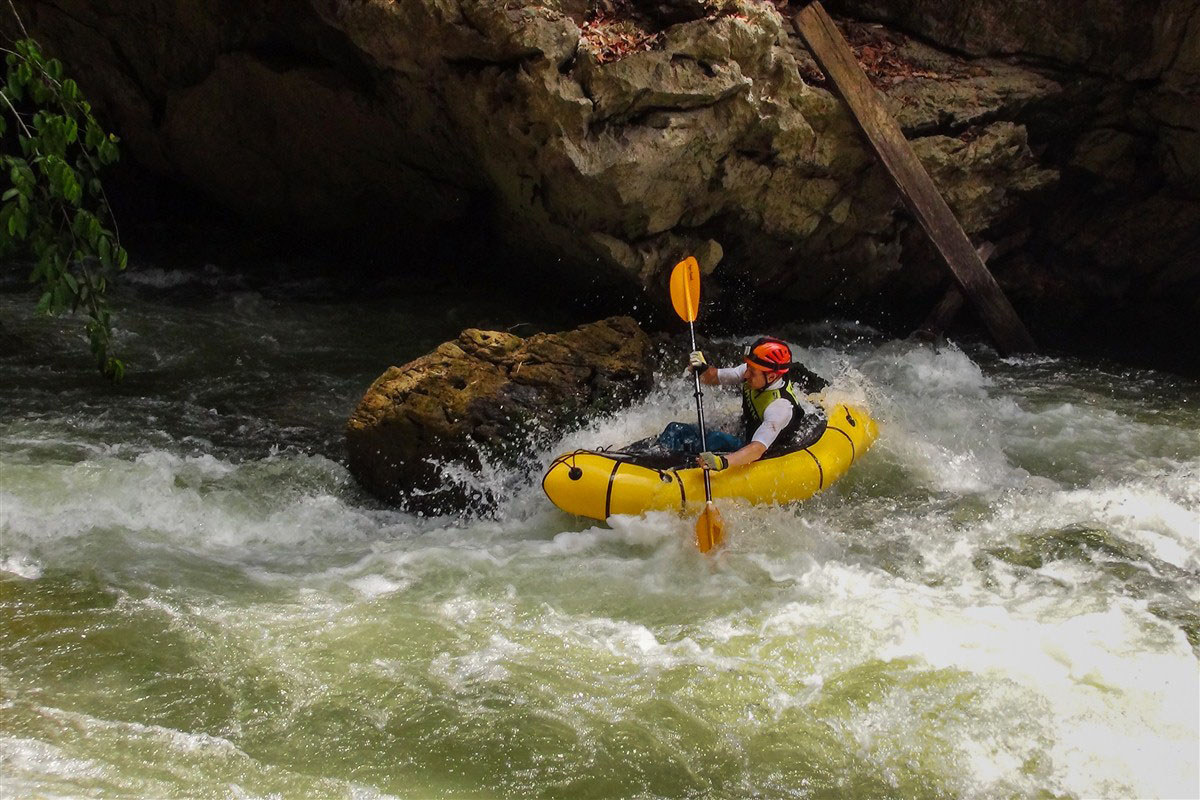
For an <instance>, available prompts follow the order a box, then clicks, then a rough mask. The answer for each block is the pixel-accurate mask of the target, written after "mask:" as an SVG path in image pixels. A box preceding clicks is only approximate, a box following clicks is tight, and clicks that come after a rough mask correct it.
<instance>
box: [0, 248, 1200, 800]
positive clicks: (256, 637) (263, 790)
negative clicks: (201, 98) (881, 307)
mask: <svg viewBox="0 0 1200 800" xmlns="http://www.w3.org/2000/svg"><path fill="white" fill-rule="evenodd" d="M128 277H129V278H130V280H129V281H127V282H126V286H125V288H124V290H123V291H124V294H123V295H122V296H121V297H120V298H119V300H120V302H119V311H120V317H119V319H118V325H119V330H118V332H117V345H118V347H119V348H120V350H121V351H122V354H123V355H125V356H126V358H127V360H128V362H129V364H130V366H129V378H128V379H127V381H126V383H125V384H123V385H122V386H120V387H118V388H116V389H115V390H113V389H108V388H106V387H104V386H103V385H102V384H101V383H100V381H99V379H98V378H96V377H94V376H93V373H92V371H91V365H90V363H89V362H88V360H87V357H86V344H85V343H83V342H81V341H80V332H81V327H82V326H81V324H80V323H79V322H78V321H75V320H49V319H45V318H40V317H35V316H34V315H33V314H32V312H31V310H30V308H31V306H32V301H31V300H30V299H29V298H28V297H27V296H26V295H24V294H12V293H10V294H5V295H0V314H2V319H3V324H4V329H3V331H2V332H0V337H2V338H3V341H2V342H0V795H2V796H4V797H129V798H133V797H138V798H141V797H153V798H157V797H163V798H169V797H188V798H197V797H200V798H202V797H211V798H224V797H255V798H259V797H262V798H265V797H283V798H308V797H335V798H341V797H344V798H376V797H399V798H510V797H511V798H522V797H538V798H684V797H694V798H751V797H761V798H790V797H795V798H921V799H924V798H1041V799H1046V798H1149V797H1161V798H1197V797H1200V778H1198V774H1200V756H1198V750H1200V732H1198V718H1200V699H1198V691H1200V690H1198V686H1200V669H1198V652H1200V581H1198V580H1197V578H1198V576H1200V541H1198V539H1200V384H1197V383H1196V382H1194V381H1191V382H1189V381H1188V380H1185V379H1182V378H1178V377H1175V376H1172V375H1168V374H1166V373H1157V372H1152V371H1139V370H1132V369H1128V368H1124V367H1120V366H1117V365H1114V364H1110V363H1106V362H1099V361H1087V360H1080V359H1074V358H1068V357H1057V356H1038V357H1029V358H1018V359H1001V358H999V357H997V356H996V355H995V353H993V352H991V351H990V350H988V349H987V348H985V347H979V346H966V345H962V346H959V345H955V344H947V345H946V346H943V347H941V348H940V349H937V350H934V349H931V348H928V347H922V346H918V345H915V344H907V343H900V342H895V341H889V340H888V339H886V338H885V337H882V336H880V335H878V334H877V333H875V332H874V331H872V330H869V329H865V328H862V327H861V326H856V325H853V324H848V323H829V324H827V325H823V326H815V327H814V326H809V327H805V328H796V329H794V330H784V331H782V333H783V334H785V335H786V336H788V337H789V338H790V339H791V340H792V341H794V342H796V343H797V344H798V345H799V346H798V348H797V353H798V355H799V356H800V357H801V359H802V360H803V361H805V362H806V363H807V364H808V365H809V366H810V367H813V368H814V369H815V370H816V371H817V372H820V373H822V374H824V375H825V376H826V377H829V378H832V379H834V384H835V391H837V392H839V393H843V394H844V395H845V396H847V397H849V398H853V399H855V400H856V401H858V402H862V403H865V404H866V406H867V407H869V408H870V410H871V411H872V413H873V414H874V416H875V417H876V418H877V419H878V420H879V423H880V438H879V440H878V442H877V443H876V444H875V446H874V448H873V449H872V450H871V451H870V452H869V453H868V454H867V455H866V457H865V458H863V460H862V461H860V462H859V463H858V464H857V465H856V466H855V467H854V468H853V469H852V470H851V471H850V473H849V474H848V475H847V476H846V477H845V478H844V479H843V481H842V482H841V483H839V484H837V485H836V486H835V487H834V488H833V489H831V490H830V491H827V492H826V493H824V494H822V495H819V496H818V497H816V498H814V499H813V500H811V501H809V502H807V503H804V504H802V505H798V506H794V507H751V506H747V505H742V504H738V503H728V504H726V505H725V506H724V507H723V508H722V513H723V515H724V517H725V520H726V522H727V525H728V530H729V547H728V549H727V550H726V551H725V552H723V553H722V554H721V555H720V556H719V557H717V558H715V559H710V558H706V557H704V556H701V555H700V554H699V553H697V551H696V549H695V547H694V546H693V545H692V544H691V542H690V537H691V529H692V522H693V520H691V519H688V518H681V517H680V516H678V515H676V514H671V513H652V514H648V515H645V516H642V517H618V518H614V519H612V520H611V521H610V523H611V524H609V525H599V524H593V523H591V522H589V521H587V520H582V519H577V518H573V517H570V516H568V515H566V514H564V513H562V512H560V511H558V510H557V509H555V508H554V507H553V506H551V505H550V504H549V502H548V501H547V500H546V499H545V497H544V496H543V495H542V493H541V490H540V487H539V484H538V479H539V478H540V475H538V474H532V475H525V474H513V473H512V472H511V471H506V470H505V469H504V468H503V467H501V466H490V467H488V468H487V469H485V471H484V474H482V475H479V476H472V480H479V481H483V482H485V483H486V484H487V485H488V486H489V487H491V488H493V489H496V490H497V491H498V492H499V493H500V494H501V495H502V496H503V497H504V498H505V499H504V501H503V504H502V506H501V508H500V509H499V511H498V513H497V514H496V515H495V517H493V518H487V519H460V518H453V517H442V518H429V517H416V516H413V515H409V514H406V513H401V512H398V511H395V510H392V509H388V508H385V507H382V506H380V505H379V504H378V503H376V502H374V501H372V500H370V499H369V498H368V497H367V496H365V495H364V494H363V493H362V492H361V491H360V490H359V489H358V488H357V487H356V485H355V484H354V482H353V480H352V479H351V478H350V477H349V475H348V473H347V471H346V469H345V467H344V466H343V465H342V449H341V448H342V444H341V442H342V438H341V437H342V425H343V424H344V422H345V419H346V417H347V416H348V415H349V413H350V411H351V410H352V409H353V407H354V405H355V403H356V402H357V401H358V399H359V397H361V395H362V393H363V391H364V390H365V389H366V387H367V386H368V385H369V384H370V382H371V381H372V380H373V379H374V378H375V377H376V376H377V375H378V374H379V373H380V372H382V371H383V369H384V368H386V367H387V366H388V365H389V364H393V363H401V362H403V361H405V360H408V359H410V358H412V357H414V356H416V355H418V354H420V353H423V352H426V351H427V350H429V349H430V348H431V347H433V346H434V345H435V344H437V343H438V342H440V341H442V340H444V339H448V338H451V337H453V336H454V335H455V334H457V332H458V331H459V330H460V329H462V328H464V327H468V326H472V325H492V326H499V327H505V328H508V327H511V326H513V325H514V324H515V323H520V322H523V321H528V320H522V319H521V318H520V317H519V316H518V312H516V311H513V310H512V309H513V308H515V306H512V305H509V306H504V305H502V304H499V303H497V302H496V301H492V303H491V306H490V307H489V306H487V305H485V304H476V305H472V304H470V303H467V302H463V301H459V300H455V299H454V298H452V297H421V298H410V299H407V300H406V299H404V298H403V297H402V296H401V297H397V298H391V299H387V298H371V299H368V300H364V299H363V298H361V297H351V298H337V297H334V298H333V299H331V298H330V296H329V295H328V294H327V293H326V291H325V289H324V287H322V286H321V285H319V284H305V283H302V282H297V283H295V284H292V285H290V286H284V287H282V288H279V287H276V288H274V289H272V290H271V291H265V290H258V291H256V290H254V289H253V288H252V287H248V286H246V285H245V284H243V283H242V282H241V281H240V280H239V279H237V278H236V277H233V276H228V275H222V274H220V273H217V272H210V273H207V274H204V275H200V276H196V275H189V274H179V273H172V272H164V271H154V270H147V271H143V272H142V273H139V274H134V273H131V274H130V275H129V276H128ZM506 309H507V310H506ZM533 322H535V323H538V324H544V323H545V322H546V321H545V320H540V321H539V320H533ZM516 331H517V332H518V333H522V332H524V331H523V329H522V328H520V327H518V328H517V329H516ZM720 344H721V343H718V349H719V346H720ZM725 344H726V345H727V346H728V348H729V349H732V347H733V342H726V343H725ZM680 357H681V354H674V353H672V354H664V357H663V363H664V367H663V370H662V375H661V377H660V380H659V382H658V386H657V387H656V388H655V389H654V390H653V392H652V393H651V394H650V396H649V397H648V398H647V399H646V400H644V401H643V402H641V403H639V404H638V405H636V406H635V407H634V408H632V409H631V410H629V411H628V412H627V413H625V414H622V415H620V416H618V417H615V418H609V419H600V420H591V421H588V422H587V423H586V425H585V427H584V428H583V429H582V430H575V431H563V432H560V433H558V434H556V435H554V436H551V437H550V439H549V440H547V441H539V442H537V443H535V444H532V445H531V447H535V448H536V449H537V451H538V452H539V453H541V456H542V459H541V460H542V461H543V462H544V463H548V462H549V461H550V460H551V459H552V458H553V456H554V455H555V454H557V453H558V452H560V451H562V450H565V449H567V448H571V447H576V446H584V445H590V446H595V445H601V444H621V443H624V442H629V441H632V440H634V439H637V438H640V437H643V436H647V435H650V434H652V433H654V432H656V431H657V430H659V429H661V427H662V426H663V425H664V424H665V423H666V422H669V421H671V420H673V419H681V420H688V419H690V418H691V415H692V413H693V410H694V407H693V406H692V405H691V403H692V398H691V395H690V391H689V388H688V385H687V384H686V382H685V381H684V380H683V379H682V378H681V377H679V376H678V375H677V374H676V372H677V370H676V367H675V366H674V365H675V364H677V363H678V362H679V359H680ZM708 406H709V407H708V408H707V412H708V416H709V417H710V419H714V420H719V419H720V418H721V417H723V416H724V417H731V416H733V415H734V414H735V412H736V408H737V400H736V398H734V397H731V396H727V395H721V396H718V395H715V394H710V395H709V400H708Z"/></svg>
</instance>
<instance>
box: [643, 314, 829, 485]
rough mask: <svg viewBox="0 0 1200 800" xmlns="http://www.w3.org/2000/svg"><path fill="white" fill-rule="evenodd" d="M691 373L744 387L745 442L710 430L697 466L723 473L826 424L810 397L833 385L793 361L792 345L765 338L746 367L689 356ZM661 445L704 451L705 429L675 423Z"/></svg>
mask: <svg viewBox="0 0 1200 800" xmlns="http://www.w3.org/2000/svg"><path fill="white" fill-rule="evenodd" d="M688 371H689V372H694V373H696V374H698V375H699V376H700V382H701V383H703V384H706V385H709V386H717V385H720V386H739V385H740V386H741V387H742V438H738V437H737V436H733V435H731V434H729V433H725V432H724V431H706V432H705V433H706V437H705V438H706V439H707V444H708V446H709V448H710V449H709V450H706V451H705V452H702V453H700V454H699V455H698V456H697V457H696V464H697V466H700V467H704V468H705V469H710V470H718V471H719V470H723V469H728V468H729V467H738V466H742V465H743V464H749V463H751V462H753V461H757V460H758V459H760V458H762V457H763V456H764V455H765V454H766V453H768V452H770V451H771V450H772V448H775V449H783V448H786V447H787V446H788V445H790V444H792V443H793V442H794V441H795V438H796V434H797V433H800V432H802V431H806V430H807V429H808V428H811V427H813V424H815V423H820V422H823V421H824V418H823V416H822V415H821V412H819V411H818V410H817V408H816V407H815V406H814V405H813V404H812V403H810V402H808V400H806V399H805V395H806V394H809V393H811V392H819V391H821V390H822V389H824V388H825V387H826V386H828V385H829V381H827V380H825V379H824V378H822V377H821V376H819V375H817V374H816V373H814V372H812V371H811V370H809V369H808V368H807V367H805V366H804V365H803V364H800V363H798V362H793V361H792V350H791V348H790V347H788V345H787V343H786V342H784V341H782V340H780V339H776V338H774V337H771V336H764V337H762V338H760V339H758V340H756V341H755V342H754V343H753V344H751V345H749V346H748V347H747V348H746V349H745V351H744V353H743V363H742V364H739V365H738V366H736V367H729V368H718V367H714V366H711V365H710V364H709V363H708V361H707V360H706V359H705V357H704V353H703V352H702V351H700V350H696V351H695V352H693V353H691V354H690V355H689V356H688ZM658 442H659V444H660V445H661V446H664V447H667V448H669V449H671V450H675V451H683V452H688V451H691V452H696V451H697V450H699V449H700V429H699V428H698V427H697V426H696V425H691V424H689V423H685V422H672V423H671V424H670V425H668V426H667V428H666V430H664V431H663V432H662V434H660V435H659V437H658Z"/></svg>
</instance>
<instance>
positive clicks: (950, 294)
mask: <svg viewBox="0 0 1200 800" xmlns="http://www.w3.org/2000/svg"><path fill="white" fill-rule="evenodd" d="M975 252H976V253H978V254H979V260H980V261H982V262H983V263H984V265H985V266H986V265H987V262H988V259H989V258H991V257H992V253H994V252H996V245H994V244H992V243H991V242H984V243H983V244H981V245H979V247H976V248H975ZM962 304H963V296H962V289H959V288H958V284H957V283H954V282H953V281H951V282H950V286H949V287H947V289H946V293H945V294H944V295H942V299H941V300H940V301H939V302H938V304H937V305H936V306H935V307H934V309H933V311H931V312H929V316H928V317H926V318H925V321H924V322H922V323H921V327H919V328H917V329H916V330H915V331H913V332H912V333H911V334H909V337H908V338H910V339H915V340H917V341H919V342H937V341H940V340H941V338H942V336H943V335H944V334H945V333H946V331H947V330H948V329H949V328H950V323H952V322H954V317H955V316H957V315H958V312H959V309H961V308H962Z"/></svg>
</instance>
